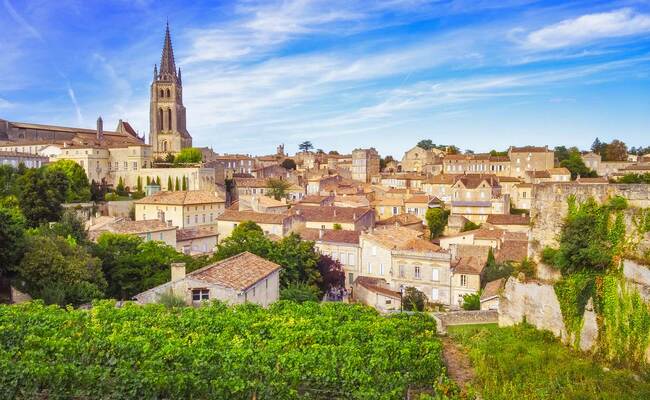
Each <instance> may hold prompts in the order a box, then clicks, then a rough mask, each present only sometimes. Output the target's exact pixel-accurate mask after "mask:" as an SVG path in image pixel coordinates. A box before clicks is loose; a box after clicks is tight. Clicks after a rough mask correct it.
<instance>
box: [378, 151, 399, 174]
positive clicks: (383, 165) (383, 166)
mask: <svg viewBox="0 0 650 400" xmlns="http://www.w3.org/2000/svg"><path fill="white" fill-rule="evenodd" d="M392 161H395V159H394V158H393V156H391V155H387V156H386V157H384V158H380V159H379V169H381V170H382V171H383V170H384V169H386V167H387V166H388V163H390V162H392Z"/></svg>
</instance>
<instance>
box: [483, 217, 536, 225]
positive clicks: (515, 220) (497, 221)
mask: <svg viewBox="0 0 650 400" xmlns="http://www.w3.org/2000/svg"><path fill="white" fill-rule="evenodd" d="M486 222H487V223H489V224H492V225H529V224H530V217H529V216H528V215H514V214H490V215H488V217H487V220H486Z"/></svg>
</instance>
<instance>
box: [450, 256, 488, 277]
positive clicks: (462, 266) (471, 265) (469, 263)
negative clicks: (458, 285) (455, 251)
mask: <svg viewBox="0 0 650 400" xmlns="http://www.w3.org/2000/svg"><path fill="white" fill-rule="evenodd" d="M452 267H453V268H454V273H455V274H469V275H480V274H481V272H483V268H484V267H485V263H484V262H483V261H482V260H480V259H478V258H477V257H463V258H460V259H458V260H456V261H455V264H454V263H452Z"/></svg>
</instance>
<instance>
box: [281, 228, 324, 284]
mask: <svg viewBox="0 0 650 400" xmlns="http://www.w3.org/2000/svg"><path fill="white" fill-rule="evenodd" d="M319 258H320V257H319V254H318V252H316V250H315V249H314V242H310V241H303V240H301V239H300V236H298V235H296V234H295V233H292V234H291V235H289V236H286V237H284V238H282V240H280V241H279V242H277V243H274V246H272V247H271V252H270V258H269V259H270V260H271V261H273V262H275V263H276V264H279V265H281V266H282V272H281V274H280V284H281V286H282V287H287V286H288V285H289V284H290V283H296V282H302V283H306V284H308V285H310V286H314V287H319V286H320V285H321V284H322V278H321V275H320V273H319V271H318V265H317V263H318V260H319Z"/></svg>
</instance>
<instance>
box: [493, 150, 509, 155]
mask: <svg viewBox="0 0 650 400" xmlns="http://www.w3.org/2000/svg"><path fill="white" fill-rule="evenodd" d="M490 155H491V156H492V157H506V156H507V155H508V150H505V151H497V150H494V149H492V150H490Z"/></svg>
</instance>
